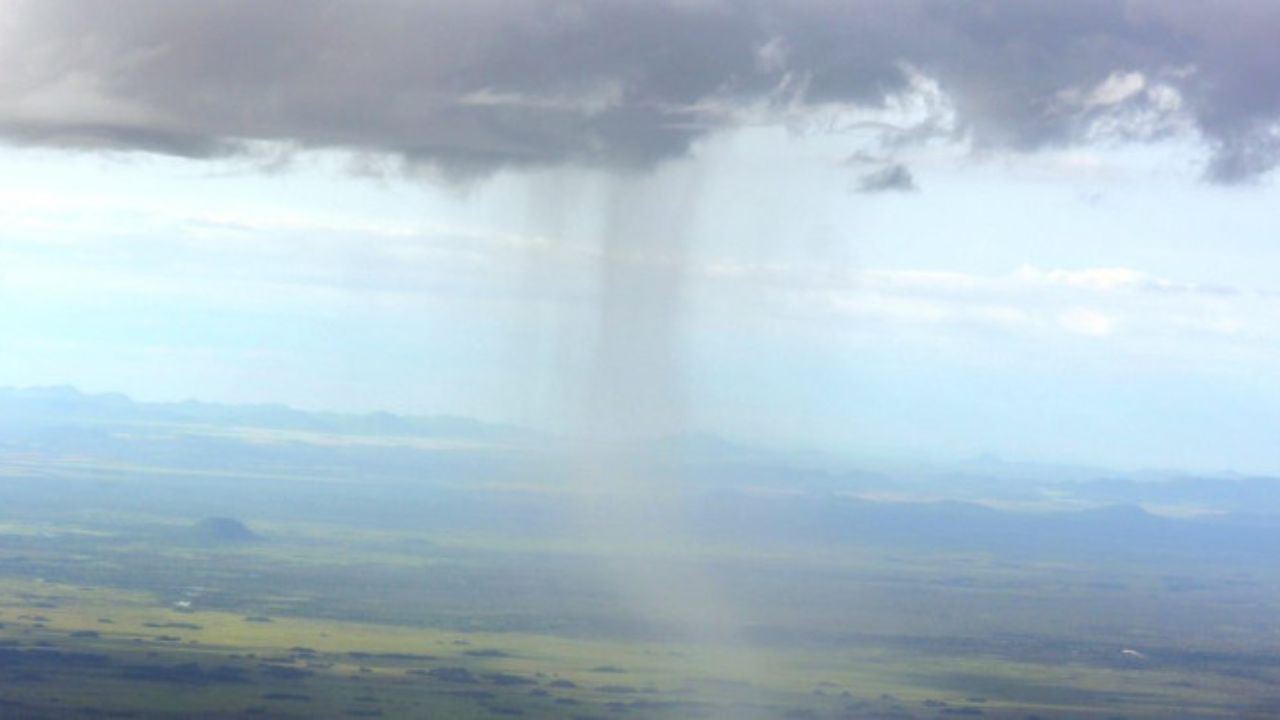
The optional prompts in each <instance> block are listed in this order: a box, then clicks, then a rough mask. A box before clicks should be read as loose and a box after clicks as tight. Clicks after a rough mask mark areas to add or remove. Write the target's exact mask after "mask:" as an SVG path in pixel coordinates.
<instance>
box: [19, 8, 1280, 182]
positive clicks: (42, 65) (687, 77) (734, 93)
mask: <svg viewBox="0 0 1280 720" xmlns="http://www.w3.org/2000/svg"><path fill="white" fill-rule="evenodd" d="M1277 28H1280V5H1277V4H1274V3H1258V2H1251V1H1250V0H1186V1H1185V2H1176V3H1173V2H1166V1H1164V0H1073V1H1072V2H1058V1H1049V0H1041V1H1036V0H1031V1H1028V2H1019V3H999V2H982V1H976V2H965V3H955V2H945V1H941V0H935V1H932V2H930V1H926V0H894V1H892V2H888V1H886V2H865V1H864V2H846V1H840V2H837V1H835V0H788V1H787V2H764V1H762V0H740V1H734V0H652V1H646V2H630V1H628V2H623V1H620V0H604V1H594V2H587V1H585V0H469V1H468V2H456V1H445V0H437V1H429V0H423V1H417V0H415V1H413V2H410V1H409V0H379V1H377V2H336V1H321V2H316V1H313V0H278V1H276V2H259V1H257V0H226V1H225V2H217V3H177V2H169V1H168V0H113V1H112V2H97V1H96V0H11V1H10V2H7V3H5V4H4V5H3V7H0V67H3V68H4V71H3V73H0V136H3V137H4V138H6V139H7V140H8V141H9V142H12V143H19V144H31V145H42V146H62V147H79V148H90V149H111V148H116V149H129V150H146V151H153V152H160V153H167V154H174V155H182V156H190V157H210V156H224V155H231V154H237V153H251V152H254V151H255V148H259V149H260V145H261V144H262V143H267V144H271V145H273V146H277V145H278V146H283V147H285V148H298V149H305V148H341V149H345V150H351V151H355V152H358V153H366V152H367V153H372V154H376V155H379V156H389V157H393V158H397V159H399V160H401V161H403V162H404V163H406V164H407V165H408V166H411V167H436V168H440V169H443V170H445V171H447V172H451V173H459V174H484V173H488V172H491V171H493V170H496V169H499V168H502V167H508V166H526V167H527V166H544V165H561V164H578V165H592V166H608V167H627V168H643V167H647V166H650V165H652V164H654V163H657V162H660V161H662V160H664V159H668V158H672V157H678V156H681V155H683V154H685V153H686V152H688V150H689V149H690V147H691V145H692V144H693V143H694V142H696V141H697V140H698V139H699V138H702V137H704V136H705V135H707V134H709V133H713V132H716V131H718V130H723V129H726V128H731V127H734V126H736V125H739V124H741V123H743V122H748V121H751V122H759V121H760V120H761V119H762V118H763V119H764V120H766V121H768V120H770V119H772V120H775V121H778V122H787V121H792V120H794V119H795V118H797V117H803V116H805V115H806V113H812V112H818V111H819V110H823V109H826V110H830V108H832V107H851V108H856V107H871V108H878V107H884V106H886V104H888V105H892V104H893V103H895V102H900V101H901V100H902V98H903V97H904V96H906V95H910V94H912V93H915V92H918V91H919V88H920V87H921V83H920V78H926V79H927V80H928V81H929V83H932V85H929V86H930V87H936V88H938V89H939V90H940V92H941V93H942V95H943V97H944V98H945V99H946V103H945V105H946V111H947V112H948V113H949V119H948V122H945V123H944V122H941V118H924V119H922V120H920V121H919V122H918V123H917V124H916V125H915V126H914V128H913V129H914V130H915V132H914V133H906V134H905V135H904V136H903V137H902V138H900V140H901V142H911V141H913V140H914V139H917V138H919V137H922V136H929V135H930V134H934V135H936V134H938V133H942V134H947V135H954V136H955V138H956V139H958V140H962V141H965V142H970V143H972V144H973V145H974V146H975V147H977V148H997V149H1013V150H1016V151H1033V150H1036V149H1040V148H1044V147H1052V146H1059V147H1060V146H1064V145H1071V144H1076V143H1084V142H1089V141H1091V140H1095V139H1097V138H1098V137H1099V136H1100V135H1109V136H1119V137H1124V138H1131V139H1139V140H1147V139H1154V138H1160V137H1165V136H1168V135H1169V134H1171V133H1183V132H1186V133H1191V134H1193V135H1195V136H1198V137H1199V138H1201V139H1202V140H1203V142H1204V143H1205V144H1206V145H1207V146H1208V148H1209V149H1210V152H1211V154H1210V160H1209V164H1208V166H1207V167H1206V174H1207V176H1208V177H1209V178H1210V179H1212V180H1215V181H1219V182H1239V181H1247V180H1250V179H1253V178H1256V177H1257V176H1259V175H1260V174H1262V173H1265V172H1267V171H1269V170H1271V169H1272V168H1273V167H1274V166H1275V165H1276V164H1277V163H1278V162H1280V129H1278V128H1280V124H1278V121H1280V74H1277V73H1275V72H1274V68H1275V67H1277V66H1280V42H1277V41H1278V40H1280V37H1277V36H1280V30H1277Z"/></svg>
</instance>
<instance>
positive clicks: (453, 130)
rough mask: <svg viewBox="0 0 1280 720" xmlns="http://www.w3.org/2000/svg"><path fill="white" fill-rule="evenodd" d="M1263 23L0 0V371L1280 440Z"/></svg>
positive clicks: (369, 396) (1097, 445)
mask: <svg viewBox="0 0 1280 720" xmlns="http://www.w3.org/2000/svg"><path fill="white" fill-rule="evenodd" d="M1275 28H1280V5H1273V4H1269V3H1254V2H1244V1H1243V0H1241V1H1240V2H1226V1H1225V0H1213V1H1210V0H1204V1H1201V2H1192V1H1189V2H1185V3H1166V2H1154V1H1152V2H1138V1H1136V0H1135V1H1128V2H1122V1H1120V0H1112V1H1104V0H1097V1H1094V0H1086V1H1082V2H1072V3H1060V2H1054V3H1050V2H1025V3H1016V4H1015V3H993V2H972V3H947V2H895V3H887V2H874V3H873V2H839V3H837V2H824V1H821V0H812V1H810V0H796V1H794V2H785V3H783V2H745V1H744V2H728V1H725V2H719V1H716V0H664V1H656V2H644V3H640V2H620V1H604V2H575V1H569V0H541V1H539V2H533V1H532V0H530V1H525V2H522V1H508V2H467V3H460V2H412V3H410V2H399V1H396V0H380V1H379V2H375V3H354V2H307V3H303V2H292V1H283V2H277V3H259V2H247V1H246V2H235V1H229V2H224V3H216V4H213V3H210V4H202V5H194V4H188V3H169V2H163V1H161V0H120V1H119V2H113V3H110V4H108V3H97V2H89V1H88V0H40V1H39V2H28V1H24V0H8V1H7V2H3V3H0V68H4V70H3V71H0V385H5V386H32V385H49V384H73V385H76V386H78V387H80V388H82V389H84V390H87V391H93V392H108V391H120V392H125V393H128V394H130V395H132V396H134V397H135V398H138V399H143V400H175V399H183V398H198V399H202V400H209V401H221V402H280V403H287V404H291V405H295V406H298V407H303V408H316V409H331V410H350V411H361V412H362V411H371V410H381V409H386V410H393V411H398V412H407V413H418V414H435V413H449V414H460V415H468V416H475V417H480V418H486V419H493V420H502V421H513V422H518V423H522V424H528V425H532V426H537V427H543V428H549V429H553V430H557V431H561V430H566V429H572V428H574V427H580V426H581V423H582V422H583V420H582V416H583V413H582V408H584V407H590V406H592V405H593V404H596V405H599V404H602V403H603V404H607V405H609V406H610V407H612V408H613V410H612V412H610V413H604V414H601V413H598V412H597V413H595V414H594V415H593V414H592V413H590V412H588V413H587V416H588V417H595V418H607V419H608V422H610V423H630V427H629V429H631V430H636V431H645V432H666V431H687V430H696V431H705V432H714V433H718V434H721V435H724V436H726V437H729V438H733V439H737V440H742V441H746V442H751V443H757V444H763V445H766V446H769V447H777V448H798V449H819V450H825V451H829V452H837V453H845V454H849V455H854V456H876V457H918V458H964V457H970V456H974V455H979V454H996V455H999V456H1001V457H1005V458H1008V459H1016V460H1034V461H1045V462H1068V463H1079V464H1089V465H1103V466H1110V467H1116V468H1126V469H1127V468H1171V469H1184V470H1193V471H1221V470H1233V471H1239V472H1265V473H1280V453H1276V452H1275V442H1274V431H1273V428H1275V427H1277V423H1278V422H1280V378H1278V377H1277V374H1276V373H1275V372H1274V368H1276V367H1278V366H1280V363H1278V362H1277V361H1278V360H1280V281H1277V280H1276V276H1277V275H1276V272H1275V269H1276V268H1277V267H1280V242H1277V240H1276V238H1280V214H1277V213H1276V212H1275V211H1274V208H1275V207H1276V206H1277V200H1280V195H1278V194H1277V191H1276V186H1275V180H1274V174H1275V173H1274V166H1275V165H1276V164H1277V162H1280V123H1278V120H1280V76H1277V75H1276V74H1275V73H1274V72H1272V71H1271V68H1274V67H1276V66H1277V63H1280V57H1275V56H1276V55H1277V54H1280V43H1278V42H1276V41H1277V40H1280V38H1276V37H1275V35H1276V34H1277V31H1276V30H1275ZM622 418H627V419H622ZM632 419H634V420H632Z"/></svg>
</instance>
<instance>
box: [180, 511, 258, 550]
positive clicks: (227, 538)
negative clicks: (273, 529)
mask: <svg viewBox="0 0 1280 720" xmlns="http://www.w3.org/2000/svg"><path fill="white" fill-rule="evenodd" d="M190 537H191V539H192V540H194V541H197V542H202V543H208V544H211V545H233V544H241V543H254V542H261V541H262V536H261V535H259V534H258V533H255V532H254V531H252V530H250V529H249V527H248V526H247V525H245V524H244V523H242V522H240V521H239V520H236V519H235V518H229V517H211V518H205V519H203V520H201V521H200V522H198V523H196V524H195V527H193V528H191V533H190Z"/></svg>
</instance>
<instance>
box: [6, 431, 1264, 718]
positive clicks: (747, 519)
mask: <svg viewBox="0 0 1280 720" xmlns="http://www.w3.org/2000/svg"><path fill="white" fill-rule="evenodd" d="M216 430H217V432H213V431H204V430H201V429H199V428H192V427H189V426H177V425H172V424H170V425H165V424H163V423H160V424H150V425H145V426H144V425H136V424H135V425H131V426H128V428H126V429H122V428H121V427H120V426H113V427H112V428H111V429H109V430H107V431H94V432H92V433H90V432H88V431H87V430H85V429H84V428H80V429H79V430H78V431H77V432H79V433H80V434H79V435H69V434H68V433H69V431H66V430H64V431H61V434H59V435H58V439H57V442H56V443H55V444H50V443H49V442H40V441H34V440H31V439H30V438H29V437H28V438H26V439H22V440H11V441H10V442H9V443H8V444H7V445H5V447H4V450H3V452H0V716H3V717H16V718H41V717H49V718H62V717H137V718H150V717H157V718H159V717H184V718H186V717H208V718H225V717H254V716H258V717H299V718H311V717H337V718H346V717H387V718H392V717H405V718H420V717H438V718H500V717H528V718H696V717H707V718H753V717H758V718H877V717H882V718H888V717H893V718H946V717H987V718H1019V719H1025V718H1030V717H1038V718H1119V717H1128V718H1156V717H1177V718H1197V717H1203V718H1229V717H1258V718H1264V717H1274V716H1276V715H1277V714H1278V713H1280V684H1278V681H1280V568H1277V567H1275V565H1274V563H1273V562H1272V558H1273V557H1274V554H1273V551H1274V548H1275V541H1276V538H1277V537H1278V535H1277V533H1276V532H1275V531H1274V530H1273V526H1272V525H1270V524H1269V523H1268V522H1267V521H1266V520H1265V518H1256V517H1255V518H1252V519H1247V521H1240V522H1234V521H1233V522H1231V523H1226V522H1223V521H1219V520H1214V521H1212V522H1199V521H1190V520H1169V519H1164V518H1160V517H1156V516H1153V515H1149V514H1147V513H1144V512H1142V511H1140V510H1137V509H1135V508H1131V507H1130V508H1107V507H1099V508H1093V509H1088V508H1085V509H1083V510H1079V511H1075V510H1071V511H1068V510H1059V511H1057V512H1053V513H1048V514H1034V513H1032V514H1028V513H1022V512H1006V511H996V510H992V509H990V507H991V506H980V505H972V504H969V503H957V502H914V503H903V502H892V503H884V502H876V503H871V502H867V501H864V500H849V499H841V498H844V497H845V494H844V490H843V487H844V486H843V485H842V483H845V484H848V485H851V486H852V485H856V482H854V480H850V479H849V478H835V479H831V478H821V477H820V478H819V480H820V483H819V481H815V480H814V479H813V478H814V474H813V473H809V474H807V475H806V471H805V470H804V469H803V468H800V469H794V468H786V467H784V468H781V469H779V468H778V467H777V466H775V465H771V466H770V467H771V468H772V469H771V470H770V471H769V474H768V475H767V476H766V475H765V474H764V473H763V471H761V470H759V468H758V467H756V468H753V467H752V466H748V465H742V464H738V461H737V460H733V461H731V462H720V461H717V462H688V463H686V464H685V465H682V466H680V467H674V466H673V469H671V472H672V474H673V475H677V476H679V477H680V478H682V480H681V482H682V483H683V485H682V486H683V487H685V488H686V489H687V494H686V495H685V498H684V502H683V504H682V505H681V512H682V513H685V514H686V515H687V518H686V519H685V520H684V521H682V523H681V524H680V527H683V528H685V529H687V530H688V532H683V533H678V534H673V533H654V536H653V537H648V536H643V535H642V536H639V537H637V536H634V535H612V536H603V537H602V536H589V535H584V534H583V531H582V529H581V527H580V526H581V523H579V522H577V521H576V520H575V517H577V516H578V515H580V514H581V508H582V507H584V505H583V503H582V501H581V497H579V496H581V495H582V494H583V493H584V492H591V491H593V489H592V488H590V487H587V488H584V487H583V486H581V485H577V486H575V485H573V484H566V483H564V482H562V481H561V480H560V479H559V475H558V471H557V469H556V463H555V461H554V460H553V459H552V460H549V459H548V456H547V455H545V454H541V453H538V452H531V451H527V450H519V449H512V448H511V447H509V446H505V445H502V444H494V443H490V444H488V445H486V444H484V443H476V444H467V443H458V442H443V441H440V442H420V441H414V442H413V443H407V444H401V443H398V442H397V441H395V439H394V438H390V437H383V436H378V435H349V436H345V439H344V438H343V436H340V435H334V434H332V433H328V434H326V433H319V434H316V433H312V434H305V433H304V434H302V435H301V436H299V435H297V434H293V435H289V434H283V435H282V434H281V433H280V432H275V433H268V432H264V431H260V430H255V429H234V428H219V429H216ZM68 437H73V440H68ZM211 443H212V444H211ZM736 477H746V478H749V481H745V480H744V481H743V482H742V483H740V484H734V483H733V482H732V479H733V478H736ZM761 478H764V480H762V479H761ZM792 479H794V483H793V485H791V486H790V487H791V491H790V492H787V493H778V492H768V493H763V492H761V490H760V488H761V487H762V485H765V484H772V487H773V488H775V489H776V488H777V487H783V486H784V485H785V483H787V482H790V481H791V480H792ZM815 483H818V484H820V485H821V487H819V488H818V490H814V487H815ZM997 484H998V483H995V482H992V483H989V485H991V486H995V485H997ZM905 487H907V490H910V489H911V488H910V487H909V486H905ZM965 487H966V488H967V491H968V492H972V491H973V487H974V485H973V484H972V483H970V484H966V486H965ZM1108 487H1113V486H1112V485H1109V486H1108ZM1126 487H1127V486H1126ZM916 491H918V487H917V488H916ZM1166 491H1167V488H1166ZM618 492H620V493H621V491H618ZM904 492H905V491H904ZM992 492H993V493H995V491H994V490H993V491H992ZM1054 492H1057V493H1060V492H1063V490H1062V488H1061V487H1059V488H1057V489H1055V490H1054ZM627 502H628V498H627V497H626V496H625V493H621V494H619V495H618V496H617V497H613V496H605V497H603V498H594V499H592V500H591V503H590V504H589V505H588V506H589V507H591V508H595V509H596V510H597V511H600V509H601V508H603V509H604V510H605V511H606V513H607V511H608V509H609V508H610V507H613V506H615V505H621V504H625V503H627ZM574 508H578V509H577V510H575V509H574ZM665 527H666V529H670V528H672V527H675V525H668V526H665ZM655 578H657V579H659V580H658V581H656V582H655V580H654V579H655ZM688 578H693V579H696V581H697V582H696V583H695V584H696V586H697V587H696V588H694V589H690V588H682V587H676V585H678V584H681V583H679V582H670V581H671V580H672V579H688ZM662 579H666V580H667V581H668V582H666V583H665V584H664V582H663V581H662ZM704 590H705V591H706V593H705V597H704V595H703V594H702V593H703V591H704ZM637 593H639V594H642V595H644V596H645V597H644V598H638V597H636V595H637ZM664 599H665V600H666V601H669V602H670V604H671V605H673V606H674V608H673V609H672V611H671V612H670V613H668V614H664V613H663V612H659V611H655V610H654V608H655V607H659V608H660V607H662V603H663V601H664ZM691 600H693V601H695V602H693V603H692V604H698V601H703V600H705V606H704V607H700V608H699V609H698V612H699V613H700V614H698V615H696V616H694V617H695V619H696V622H693V623H692V627H691V623H690V616H689V615H688V614H687V613H686V612H685V611H686V610H687V609H688V608H686V607H684V606H686V605H689V604H691V602H690V601H691Z"/></svg>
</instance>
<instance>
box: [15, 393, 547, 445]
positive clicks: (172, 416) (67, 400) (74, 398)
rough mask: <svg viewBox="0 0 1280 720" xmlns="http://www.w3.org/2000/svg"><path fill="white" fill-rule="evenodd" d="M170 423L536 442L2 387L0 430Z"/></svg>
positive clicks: (423, 425)
mask: <svg viewBox="0 0 1280 720" xmlns="http://www.w3.org/2000/svg"><path fill="white" fill-rule="evenodd" d="M127 423H166V424H179V425H208V426H220V427H239V428H261V429H269V430H290V431H300V432H319V433H336V434H349V435H396V436H408V437H432V438H450V439H470V440H487V441H515V440H534V439H536V438H537V437H539V435H538V433H536V432H534V431H533V430H529V429H527V428H522V427H518V426H514V425H505V424H500V423H489V422H484V421H480V420H474V419H471V418H464V417H457V416H452V415H431V416H425V417H424V416H406V415H395V414H392V413H388V412H374V413H367V414H346V413H333V412H309V411H304V410H298V409H295V408H291V407H288V406H285V405H275V404H266V405H223V404H218V403H207V402H198V401H195V400H186V401H183V402H176V403H147V402H136V401H134V400H132V399H130V398H129V397H128V396H126V395H122V394H120V393H103V394H89V393H84V392H81V391H79V390H77V389H76V388H74V387H71V386H68V385H58V386H52V387H34V388H0V428H4V427H37V426H44V427H50V426H64V425H73V424H88V425H103V424H127Z"/></svg>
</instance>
